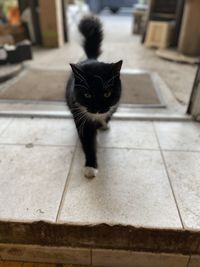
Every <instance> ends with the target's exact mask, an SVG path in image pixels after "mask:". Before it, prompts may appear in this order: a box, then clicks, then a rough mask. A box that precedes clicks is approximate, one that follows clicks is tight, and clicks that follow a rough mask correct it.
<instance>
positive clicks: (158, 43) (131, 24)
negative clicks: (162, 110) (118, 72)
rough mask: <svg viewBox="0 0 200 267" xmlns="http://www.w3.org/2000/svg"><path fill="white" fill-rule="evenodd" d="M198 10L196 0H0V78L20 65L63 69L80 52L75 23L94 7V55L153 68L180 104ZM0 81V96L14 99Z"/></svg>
mask: <svg viewBox="0 0 200 267" xmlns="http://www.w3.org/2000/svg"><path fill="white" fill-rule="evenodd" d="M199 10H200V1H199V0H85V1H84V0H29V1H27V0H18V1H17V0H0V65H1V67H0V82H1V84H2V83H4V82H6V81H7V80H8V79H10V78H13V77H14V76H15V75H19V73H20V71H22V70H24V68H32V69H43V70H46V71H47V70H57V71H59V70H63V71H64V70H69V65H68V64H69V63H70V62H73V63H76V62H78V61H79V60H81V59H84V52H83V50H82V48H81V45H80V43H81V37H80V35H79V33H78V31H77V24H78V22H79V20H80V18H81V17H82V16H84V15H87V14H90V13H94V14H96V15H97V16H99V17H100V19H101V20H102V23H103V25H104V35H105V40H104V42H103V53H102V55H101V58H100V60H102V61H106V62H113V61H117V60H119V59H123V61H124V64H123V69H129V70H130V69H131V70H143V71H144V70H145V71H148V72H150V73H157V74H158V75H159V77H161V78H162V80H163V81H164V82H165V83H166V85H167V86H168V88H169V89H170V91H171V93H172V95H173V96H174V98H175V99H176V101H178V102H179V104H180V105H182V106H184V107H185V108H187V106H188V103H189V102H190V101H191V92H192V88H193V84H194V80H195V75H196V71H197V67H198V63H199V57H200V27H199V25H200V16H199ZM27 79H28V77H27ZM29 79H30V82H31V78H30V77H29ZM32 79H33V78H32ZM34 79H37V76H36V77H35V78H34ZM38 82H39V80H38ZM143 84H144V83H143ZM1 88H3V89H2V90H4V91H5V89H4V86H3V87H2V86H0V99H15V98H16V99H18V100H20V96H19V93H17V91H16V94H14V95H13V94H10V93H9V92H7V93H6V94H4V93H2V94H1ZM13 90H14V89H13ZM17 94H18V96H17ZM147 96H148V94H147ZM147 96H146V97H147ZM144 97H145V96H144ZM43 100H45V99H43ZM55 100H58V99H55ZM144 103H145V101H144ZM138 104H141V103H138Z"/></svg>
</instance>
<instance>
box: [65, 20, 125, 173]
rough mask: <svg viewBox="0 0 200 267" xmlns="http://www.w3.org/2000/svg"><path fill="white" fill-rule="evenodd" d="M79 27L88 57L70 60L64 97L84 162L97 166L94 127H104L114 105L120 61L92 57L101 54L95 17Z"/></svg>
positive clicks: (99, 24)
mask: <svg viewBox="0 0 200 267" xmlns="http://www.w3.org/2000/svg"><path fill="white" fill-rule="evenodd" d="M79 29H80V31H81V32H82V33H83V34H84V35H85V37H86V40H85V43H84V48H85V51H86V54H87V56H88V59H87V60H85V61H83V62H80V63H78V64H71V68H72V71H73V73H72V75H71V77H70V78H69V81H68V84H67V89H66V101H67V104H68V106H69V108H70V110H71V112H72V115H73V117H74V122H75V124H76V128H77V131H78V134H79V138H80V141H81V144H82V147H83V150H84V153H85V157H86V162H85V166H87V167H92V168H95V169H97V158H96V135H97V129H98V128H101V127H102V126H103V127H105V126H106V124H107V122H108V121H109V120H110V118H111V116H112V114H113V113H114V112H115V111H116V109H117V105H118V103H119V99H120V96H121V81H120V69H121V65H122V61H119V62H117V63H111V64H108V63H103V62H99V61H97V60H96V59H94V58H96V57H97V56H98V55H99V54H100V45H101V41H102V27H101V23H100V21H99V20H98V19H97V18H94V17H87V18H84V19H82V20H81V22H80V25H79ZM89 29H90V30H89ZM87 30H89V33H88V32H87ZM91 58H93V59H91Z"/></svg>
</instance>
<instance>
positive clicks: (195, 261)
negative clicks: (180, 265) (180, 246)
mask: <svg viewBox="0 0 200 267" xmlns="http://www.w3.org/2000/svg"><path fill="white" fill-rule="evenodd" d="M199 266H200V256H196V255H194V256H191V259H190V262H189V265H188V266H187V267H199Z"/></svg>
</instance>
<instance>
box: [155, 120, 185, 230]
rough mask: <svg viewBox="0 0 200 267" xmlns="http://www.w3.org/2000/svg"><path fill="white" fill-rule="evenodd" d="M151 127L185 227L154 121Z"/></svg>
mask: <svg viewBox="0 0 200 267" xmlns="http://www.w3.org/2000/svg"><path fill="white" fill-rule="evenodd" d="M153 128H154V133H155V136H156V139H157V142H158V145H159V148H160V154H161V157H162V160H163V163H164V167H165V171H166V174H167V177H168V181H169V185H170V187H171V191H172V195H173V198H174V201H175V204H176V208H177V211H178V215H179V219H180V221H181V224H182V227H183V229H185V227H184V224H183V220H182V217H181V213H180V210H179V207H178V202H177V199H176V195H175V192H174V189H173V185H172V181H171V179H170V175H169V172H168V168H167V164H166V161H165V157H164V154H163V151H162V148H161V144H160V140H159V137H158V134H157V132H156V128H155V124H154V123H153Z"/></svg>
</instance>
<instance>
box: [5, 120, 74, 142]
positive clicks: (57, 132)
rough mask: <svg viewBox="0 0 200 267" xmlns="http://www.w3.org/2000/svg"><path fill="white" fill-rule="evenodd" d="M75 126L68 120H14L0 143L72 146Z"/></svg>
mask: <svg viewBox="0 0 200 267" xmlns="http://www.w3.org/2000/svg"><path fill="white" fill-rule="evenodd" d="M76 140H77V135H76V130H75V126H74V123H73V121H72V120H69V119H15V120H13V122H12V123H11V124H10V126H9V127H8V129H7V130H6V131H5V132H4V133H3V135H2V136H1V138H0V143H4V144H5V143H9V144H29V143H33V144H41V145H74V144H75V143H76Z"/></svg>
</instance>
